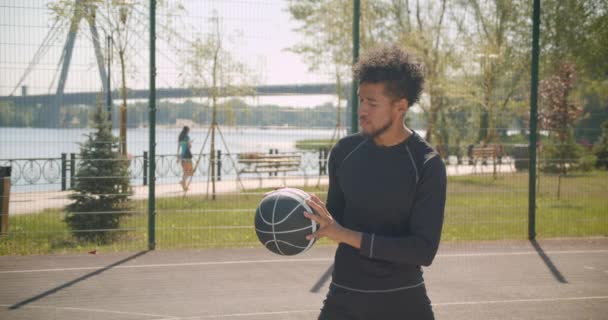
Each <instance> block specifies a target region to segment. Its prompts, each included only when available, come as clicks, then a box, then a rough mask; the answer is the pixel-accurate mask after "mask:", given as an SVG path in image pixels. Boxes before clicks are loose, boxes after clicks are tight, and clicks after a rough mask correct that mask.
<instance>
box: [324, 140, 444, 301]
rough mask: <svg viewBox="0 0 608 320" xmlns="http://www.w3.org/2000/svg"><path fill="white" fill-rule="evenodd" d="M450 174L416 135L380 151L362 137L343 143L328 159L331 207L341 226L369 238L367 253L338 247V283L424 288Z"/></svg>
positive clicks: (370, 288)
mask: <svg viewBox="0 0 608 320" xmlns="http://www.w3.org/2000/svg"><path fill="white" fill-rule="evenodd" d="M445 198H446V169H445V165H444V163H443V161H442V160H441V158H440V157H439V154H438V153H437V152H436V151H435V150H434V149H433V148H432V147H431V146H429V145H428V143H426V142H425V141H424V140H423V139H422V138H421V137H420V136H419V135H418V134H416V133H414V134H412V135H411V136H409V137H408V138H407V139H406V140H405V141H404V142H402V143H400V144H397V145H394V146H390V147H383V146H377V145H376V144H375V143H374V142H373V140H371V139H366V138H364V137H363V136H361V135H360V134H355V135H351V136H348V137H345V138H343V139H342V140H340V142H338V144H337V145H336V146H335V147H334V148H333V149H332V151H331V154H330V157H329V191H328V196H327V208H328V210H329V212H330V213H331V214H332V216H333V217H334V219H336V221H338V222H339V223H340V224H341V225H342V226H344V227H346V228H348V229H352V230H355V231H360V232H362V233H363V239H362V243H361V249H355V248H353V247H351V246H349V245H346V244H340V245H339V246H338V249H337V251H336V256H335V265H334V273H333V281H332V284H333V285H336V286H338V287H342V288H344V289H349V290H353V291H361V292H385V291H397V290H401V289H406V288H409V287H413V286H417V285H420V284H422V283H423V277H422V269H421V267H420V266H428V265H430V264H431V262H432V261H433V258H434V257H435V254H436V253H437V249H438V246H439V240H440V237H441V228H442V225H443V215H444V208H445Z"/></svg>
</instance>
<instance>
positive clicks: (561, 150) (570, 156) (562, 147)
mask: <svg viewBox="0 0 608 320" xmlns="http://www.w3.org/2000/svg"><path fill="white" fill-rule="evenodd" d="M583 151H584V150H583V147H582V146H580V145H578V144H576V142H575V141H574V138H573V136H572V135H569V136H568V139H567V140H566V141H565V142H564V143H560V142H559V141H558V140H557V139H550V140H549V143H547V144H545V146H544V150H543V162H542V164H543V165H542V167H541V169H542V171H543V172H547V173H561V174H566V173H567V172H568V171H569V170H570V169H574V168H576V167H577V166H578V164H579V161H580V160H579V158H580V157H581V155H582V154H583Z"/></svg>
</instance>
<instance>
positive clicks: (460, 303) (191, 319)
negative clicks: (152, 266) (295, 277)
mask: <svg viewBox="0 0 608 320" xmlns="http://www.w3.org/2000/svg"><path fill="white" fill-rule="evenodd" d="M602 299H608V296H589V297H565V298H539V299H514V300H482V301H455V302H439V303H433V304H432V305H433V307H449V306H463V305H483V304H501V303H534V302H563V301H581V300H602ZM313 312H314V313H319V312H320V310H319V309H308V310H306V309H304V310H286V311H270V312H250V313H231V314H227V313H226V314H212V315H205V316H195V317H184V318H179V317H178V318H167V319H160V320H170V319H175V320H197V319H219V318H231V317H235V318H236V317H256V316H273V315H289V314H294V313H313Z"/></svg>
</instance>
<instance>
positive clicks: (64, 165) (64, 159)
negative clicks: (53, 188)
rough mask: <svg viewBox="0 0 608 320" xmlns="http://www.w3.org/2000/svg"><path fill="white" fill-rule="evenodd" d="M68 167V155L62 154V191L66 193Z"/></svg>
mask: <svg viewBox="0 0 608 320" xmlns="http://www.w3.org/2000/svg"><path fill="white" fill-rule="evenodd" d="M67 166H68V155H67V154H65V153H62V154H61V191H65V190H66V187H67V170H68V168H67Z"/></svg>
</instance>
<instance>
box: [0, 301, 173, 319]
mask: <svg viewBox="0 0 608 320" xmlns="http://www.w3.org/2000/svg"><path fill="white" fill-rule="evenodd" d="M12 306H13V305H11V304H0V307H6V308H10V307H12ZM19 309H54V310H67V311H85V312H99V313H113V314H124V315H134V316H142V317H156V318H159V319H158V320H178V319H180V318H179V317H172V316H168V315H162V314H154V313H141V312H129V311H116V310H105V309H90V308H76V307H59V306H22V307H19ZM15 311H16V310H11V312H15Z"/></svg>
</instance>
